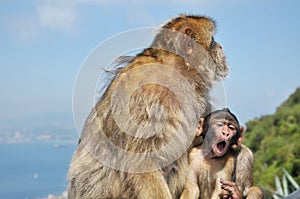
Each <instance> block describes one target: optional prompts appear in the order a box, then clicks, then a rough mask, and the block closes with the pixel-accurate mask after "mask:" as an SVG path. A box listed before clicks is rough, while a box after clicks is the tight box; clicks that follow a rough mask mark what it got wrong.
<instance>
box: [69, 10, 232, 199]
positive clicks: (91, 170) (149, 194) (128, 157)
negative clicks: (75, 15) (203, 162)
mask: <svg viewBox="0 0 300 199" xmlns="http://www.w3.org/2000/svg"><path fill="white" fill-rule="evenodd" d="M214 31H215V23H214V22H213V21H212V20H211V19H209V18H207V17H201V16H200V17H199V16H184V15H182V16H179V17H178V18H175V19H173V20H171V21H170V22H168V23H167V24H166V25H164V26H163V28H162V29H161V31H159V32H158V33H157V35H156V37H155V39H154V41H153V43H152V45H151V46H150V48H147V49H145V50H144V51H143V52H142V53H140V54H138V55H137V56H136V57H135V58H134V59H133V60H132V61H130V62H129V63H128V64H127V65H126V66H125V67H124V68H122V69H120V71H119V72H118V73H117V74H116V76H115V77H114V79H113V80H112V82H111V84H110V85H109V86H108V88H107V90H106V91H105V92H104V94H103V96H102V97H101V99H100V100H99V101H98V103H97V104H96V106H95V108H94V109H93V110H92V111H91V113H90V115H89V117H88V118H87V121H86V123H85V127H84V130H83V133H82V136H81V141H80V143H79V145H78V148H77V150H76V152H75V154H74V156H73V159H72V162H71V165H70V169H69V186H68V194H69V198H72V199H73V198H89V199H92V198H101V199H104V198H118V199H119V198H131V199H134V198H140V199H147V198H149V199H150V198H155V199H171V198H179V196H180V194H181V192H182V190H183V188H184V183H185V179H186V174H187V169H188V161H187V153H186V152H185V151H186V150H187V149H188V148H189V146H190V145H191V142H192V140H193V138H194V135H193V133H186V132H192V130H191V129H194V128H196V126H197V120H198V118H199V117H200V116H201V114H203V113H204V112H205V111H206V109H207V106H208V91H209V89H210V88H211V86H212V84H213V83H214V82H215V81H218V80H220V79H221V78H223V77H226V76H227V75H228V71H227V66H226V62H225V55H224V53H223V51H222V49H221V46H220V45H219V44H217V43H215V41H214V40H213V34H214ZM155 81H156V82H155ZM124 107H125V108H124ZM121 149H122V150H121ZM159 150H162V151H163V152H162V153H155V152H156V151H159ZM124 151H125V152H124ZM126 152H127V153H126ZM128 152H130V154H128ZM170 160H174V161H175V164H176V165H177V167H178V169H177V170H176V172H174V173H173V174H172V175H168V176H169V177H168V178H166V176H165V175H164V172H163V170H164V169H163V167H165V168H166V167H167V166H168V165H169V164H172V162H170Z"/></svg>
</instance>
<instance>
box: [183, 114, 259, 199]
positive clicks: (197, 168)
mask: <svg viewBox="0 0 300 199" xmlns="http://www.w3.org/2000/svg"><path fill="white" fill-rule="evenodd" d="M243 131H244V128H243V127H241V126H240V124H239V122H238V119H237V118H236V116H235V115H234V114H233V113H231V112H230V110H229V109H227V108H226V109H222V110H217V111H214V112H212V113H210V114H209V115H208V116H206V117H205V118H201V119H200V122H199V128H198V131H197V133H196V135H197V136H200V135H201V136H203V138H204V139H203V140H204V141H203V143H202V145H201V146H198V147H195V148H193V149H192V151H191V152H190V154H189V161H190V172H189V177H188V181H187V183H186V186H185V190H184V192H183V194H182V196H181V199H190V198H195V199H196V198H197V199H198V198H201V199H202V198H203V199H208V198H212V199H216V198H223V199H225V198H228V199H229V198H230V199H242V198H244V197H246V198H252V199H254V198H256V199H261V198H263V192H262V191H261V190H260V189H259V188H257V187H252V186H253V154H252V152H251V151H250V150H249V149H248V148H247V147H246V146H244V145H241V142H242V133H243Z"/></svg>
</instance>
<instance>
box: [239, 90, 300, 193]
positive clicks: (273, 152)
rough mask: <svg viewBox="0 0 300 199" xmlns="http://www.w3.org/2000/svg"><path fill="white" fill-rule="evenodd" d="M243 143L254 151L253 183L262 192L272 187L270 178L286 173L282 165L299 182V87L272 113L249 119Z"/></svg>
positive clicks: (290, 186) (289, 187)
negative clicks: (260, 188) (261, 189)
mask: <svg viewBox="0 0 300 199" xmlns="http://www.w3.org/2000/svg"><path fill="white" fill-rule="evenodd" d="M244 144H245V145H247V146H248V147H249V148H250V149H251V150H252V151H253V152H254V157H255V164H254V182H255V184H256V185H257V186H260V187H262V188H263V189H265V190H266V191H267V190H276V180H274V179H275V176H284V175H286V174H285V173H284V170H283V168H285V169H286V171H287V173H289V174H290V175H291V176H292V177H293V179H294V180H295V181H296V182H297V183H298V184H299V183H300V88H298V89H296V91H295V92H294V93H293V94H292V95H291V96H290V97H289V98H288V99H287V100H286V101H285V102H284V103H283V104H282V105H281V106H280V107H278V108H277V110H276V112H275V113H274V114H273V115H266V116H262V117H260V118H256V119H254V120H251V121H249V122H248V123H247V131H246V133H245V139H244ZM277 181H278V180H277ZM277 186H278V183H277ZM293 188H294V187H292V185H288V187H287V189H288V190H293Z"/></svg>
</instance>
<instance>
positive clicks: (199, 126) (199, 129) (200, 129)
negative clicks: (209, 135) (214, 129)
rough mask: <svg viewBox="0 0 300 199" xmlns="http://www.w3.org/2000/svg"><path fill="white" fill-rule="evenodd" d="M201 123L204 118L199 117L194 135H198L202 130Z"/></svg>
mask: <svg viewBox="0 0 300 199" xmlns="http://www.w3.org/2000/svg"><path fill="white" fill-rule="evenodd" d="M203 124H204V118H200V120H199V123H198V127H197V131H196V136H197V137H198V136H200V135H201V134H202V132H203Z"/></svg>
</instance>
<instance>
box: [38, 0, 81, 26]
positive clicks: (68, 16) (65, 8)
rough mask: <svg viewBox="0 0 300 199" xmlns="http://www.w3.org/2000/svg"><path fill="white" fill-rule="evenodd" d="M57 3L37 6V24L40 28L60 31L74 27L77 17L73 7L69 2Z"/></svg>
mask: <svg viewBox="0 0 300 199" xmlns="http://www.w3.org/2000/svg"><path fill="white" fill-rule="evenodd" d="M59 2H60V3H58V2H57V3H44V4H41V5H38V6H37V9H36V11H37V16H38V22H39V25H40V26H41V27H46V28H54V29H60V30H70V29H72V28H73V27H74V25H75V22H76V19H77V16H78V14H77V12H76V8H75V6H74V5H73V4H72V3H69V1H59Z"/></svg>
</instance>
